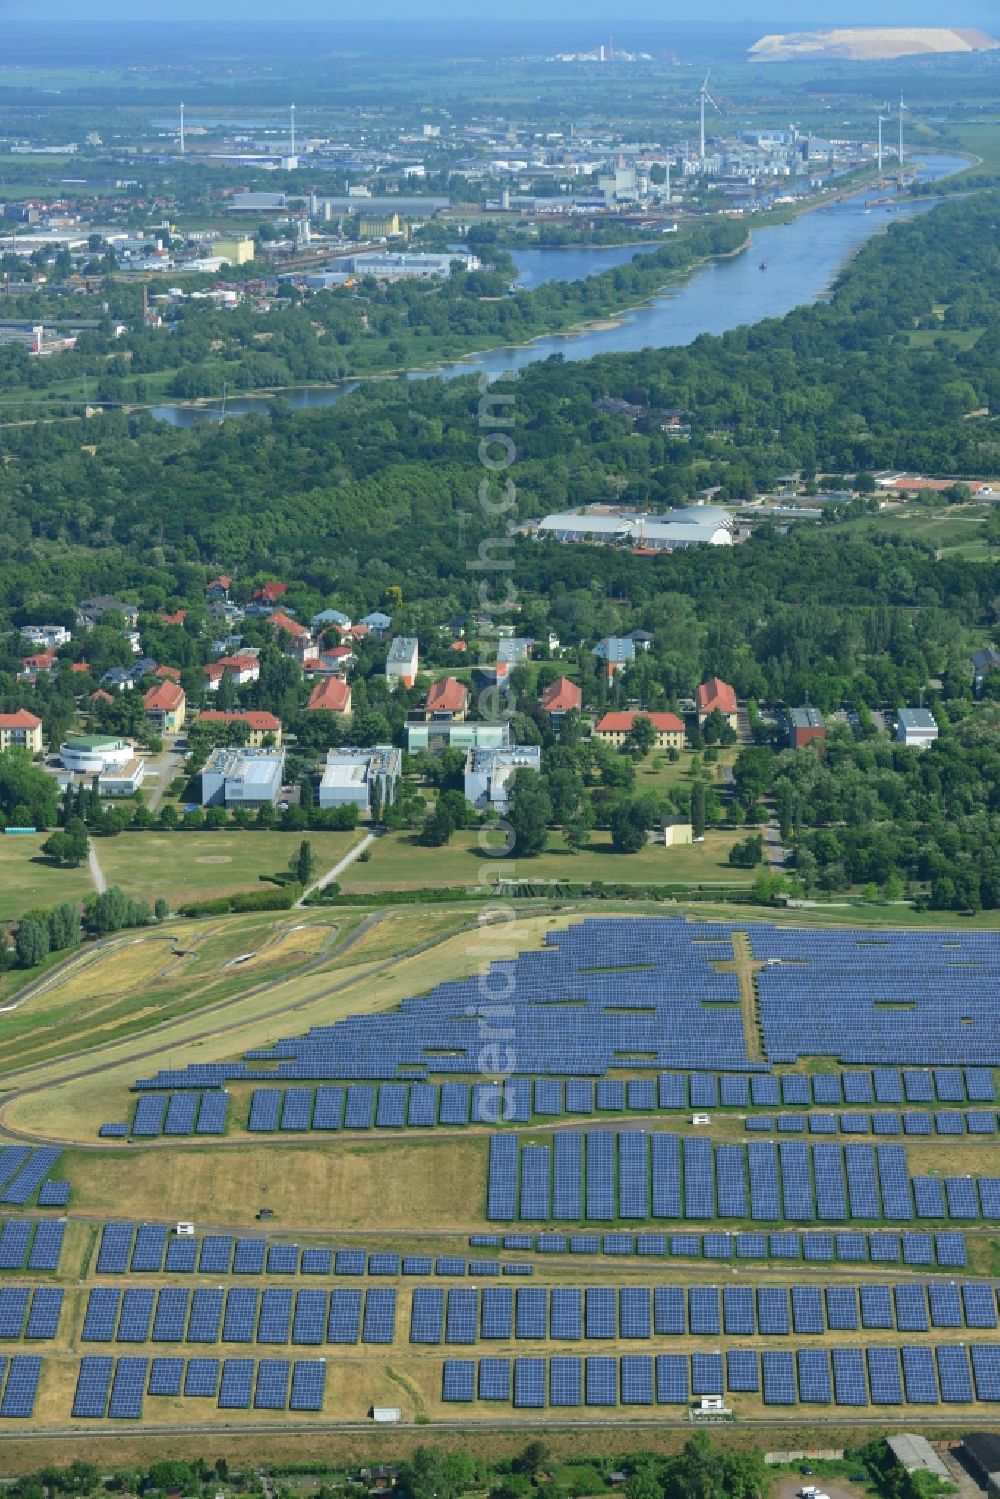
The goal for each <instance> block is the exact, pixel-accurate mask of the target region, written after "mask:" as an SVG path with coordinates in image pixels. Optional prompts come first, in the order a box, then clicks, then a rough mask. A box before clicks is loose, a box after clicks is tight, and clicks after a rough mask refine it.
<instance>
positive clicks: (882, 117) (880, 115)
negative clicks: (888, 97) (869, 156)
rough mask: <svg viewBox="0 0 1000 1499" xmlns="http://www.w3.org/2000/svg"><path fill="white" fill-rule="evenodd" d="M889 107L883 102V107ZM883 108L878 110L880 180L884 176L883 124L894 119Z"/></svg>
mask: <svg viewBox="0 0 1000 1499" xmlns="http://www.w3.org/2000/svg"><path fill="white" fill-rule="evenodd" d="M888 108H889V106H888V104H883V106H882V109H888ZM882 109H880V110H879V112H878V175H879V179H880V180H881V177H882V156H883V149H882V126H883V125H888V123H889V121H890V120H891V119H892V116H891V115H888V114H883V113H882Z"/></svg>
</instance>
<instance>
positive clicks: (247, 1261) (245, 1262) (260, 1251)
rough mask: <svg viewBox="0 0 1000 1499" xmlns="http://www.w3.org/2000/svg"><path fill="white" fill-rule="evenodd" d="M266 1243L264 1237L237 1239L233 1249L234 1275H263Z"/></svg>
mask: <svg viewBox="0 0 1000 1499" xmlns="http://www.w3.org/2000/svg"><path fill="white" fill-rule="evenodd" d="M266 1247H267V1246H266V1245H265V1243H264V1240H263V1239H237V1240H236V1248H235V1250H234V1251H233V1274H234V1275H262V1274H263V1273H264V1256H265V1252H266Z"/></svg>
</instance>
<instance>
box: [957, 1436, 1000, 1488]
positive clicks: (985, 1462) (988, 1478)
mask: <svg viewBox="0 0 1000 1499" xmlns="http://www.w3.org/2000/svg"><path fill="white" fill-rule="evenodd" d="M962 1453H963V1456H964V1457H965V1459H966V1461H967V1463H968V1465H969V1467H970V1468H971V1469H972V1471H973V1473H974V1474H975V1476H976V1477H977V1478H978V1480H979V1482H980V1483H981V1484H982V1485H983V1486H984V1488H985V1489H986V1492H987V1493H988V1494H1000V1436H997V1435H996V1434H995V1432H992V1431H970V1432H969V1434H968V1436H966V1437H963V1439H962Z"/></svg>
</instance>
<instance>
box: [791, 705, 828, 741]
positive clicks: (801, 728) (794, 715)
mask: <svg viewBox="0 0 1000 1499" xmlns="http://www.w3.org/2000/svg"><path fill="white" fill-rule="evenodd" d="M825 738H826V723H825V721H824V719H823V715H822V713H821V712H820V711H819V709H818V708H809V707H806V708H793V709H792V710H791V712H790V713H789V715H788V742H789V744H790V745H791V747H792V749H805V747H806V745H807V744H812V742H813V740H814V739H825Z"/></svg>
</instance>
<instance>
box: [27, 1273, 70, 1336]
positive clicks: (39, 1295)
mask: <svg viewBox="0 0 1000 1499" xmlns="http://www.w3.org/2000/svg"><path fill="white" fill-rule="evenodd" d="M62 1305H63V1290H62V1287H61V1286H36V1287H35V1291H34V1294H33V1296H32V1298H31V1311H30V1312H29V1313H28V1322H27V1325H26V1327H25V1329H24V1336H25V1337H26V1338H39V1339H40V1338H54V1337H55V1335H56V1333H57V1332H58V1331H59V1318H60V1316H61V1315H62Z"/></svg>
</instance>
